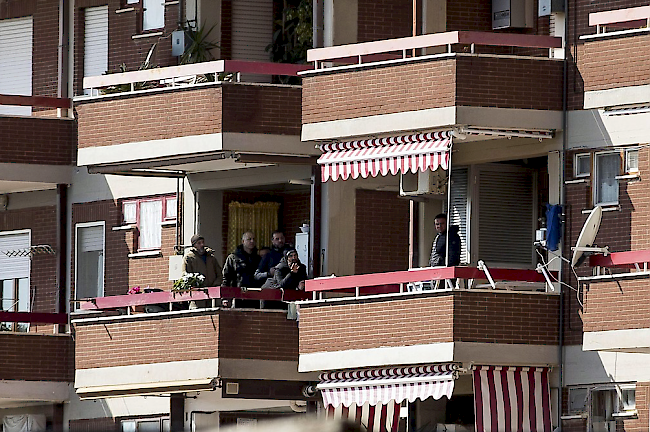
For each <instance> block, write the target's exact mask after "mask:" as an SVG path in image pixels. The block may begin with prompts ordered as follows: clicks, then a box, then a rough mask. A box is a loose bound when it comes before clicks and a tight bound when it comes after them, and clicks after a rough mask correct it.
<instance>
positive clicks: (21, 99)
mask: <svg viewBox="0 0 650 432" xmlns="http://www.w3.org/2000/svg"><path fill="white" fill-rule="evenodd" d="M0 105H17V106H31V107H36V108H63V109H69V108H72V99H67V98H57V97H48V96H19V95H4V94H0Z"/></svg>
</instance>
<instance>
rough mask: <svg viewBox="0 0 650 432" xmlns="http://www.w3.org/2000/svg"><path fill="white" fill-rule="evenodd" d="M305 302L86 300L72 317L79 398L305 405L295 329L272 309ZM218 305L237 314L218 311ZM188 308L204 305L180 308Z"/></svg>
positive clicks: (189, 297) (215, 296)
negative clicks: (181, 396) (198, 396)
mask: <svg viewBox="0 0 650 432" xmlns="http://www.w3.org/2000/svg"><path fill="white" fill-rule="evenodd" d="M304 298H305V294H304V293H302V292H286V293H284V296H283V293H282V292H281V291H280V290H267V289H264V290H261V289H258V290H253V289H249V290H247V291H241V290H240V289H239V288H223V287H222V288H219V287H215V288H205V289H198V290H195V291H193V292H191V293H183V294H177V293H176V294H175V293H171V292H155V293H145V294H138V295H124V296H112V297H104V298H101V297H100V298H96V299H90V300H88V301H87V302H84V303H82V304H81V307H80V311H78V312H77V313H76V314H75V315H74V316H73V326H74V330H75V333H76V349H75V364H76V377H75V387H76V390H77V393H78V394H79V396H80V397H81V398H82V399H92V398H99V397H110V396H128V395H147V394H163V393H165V394H167V393H177V392H181V393H184V392H188V391H203V392H207V394H209V395H213V397H216V398H217V399H219V400H221V399H223V398H235V399H278V400H296V399H304V396H302V393H301V389H302V386H304V385H305V381H306V380H309V379H310V376H309V375H304V374H302V375H299V374H298V371H297V361H298V325H297V322H296V321H295V319H289V318H288V312H287V310H283V309H282V308H278V306H281V305H282V304H284V303H283V300H284V301H291V300H297V299H304ZM223 300H228V301H230V302H234V306H235V307H221V305H222V301H223ZM189 301H194V302H197V305H199V306H205V307H200V308H198V309H188V308H187V306H184V307H183V305H186V304H187V303H188V302H189ZM260 301H264V302H265V305H264V308H263V309H259V304H260ZM201 302H204V303H201ZM242 302H246V303H244V304H242ZM270 302H274V303H273V304H271V303H270ZM154 306H155V307H154ZM242 306H249V307H251V308H243V307H242ZM274 306H275V309H273V307H274ZM149 307H154V309H149ZM143 309H144V310H146V311H149V312H150V313H147V312H141V311H142V310H143ZM131 310H134V311H136V312H141V313H132V312H130V311H131ZM153 310H156V311H157V312H154V311H153ZM120 313H121V314H120ZM125 313H126V314H125ZM312 378H313V377H312ZM212 392H214V393H212Z"/></svg>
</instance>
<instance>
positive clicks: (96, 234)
mask: <svg viewBox="0 0 650 432" xmlns="http://www.w3.org/2000/svg"><path fill="white" fill-rule="evenodd" d="M78 235H79V243H78V244H79V252H91V251H103V250H104V227H103V226H101V225H97V226H89V227H80V228H79V231H78Z"/></svg>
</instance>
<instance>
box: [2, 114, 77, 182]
mask: <svg viewBox="0 0 650 432" xmlns="http://www.w3.org/2000/svg"><path fill="white" fill-rule="evenodd" d="M76 155H77V152H76V125H75V123H74V122H73V121H69V120H60V119H47V118H25V117H22V118H19V117H0V160H1V161H2V162H12V163H27V164H29V163H31V164H45V165H72V164H74V162H75V160H76ZM35 176H36V177H35V178H37V176H38V174H37V173H35Z"/></svg>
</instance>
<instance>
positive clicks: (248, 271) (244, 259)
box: [221, 231, 261, 288]
mask: <svg viewBox="0 0 650 432" xmlns="http://www.w3.org/2000/svg"><path fill="white" fill-rule="evenodd" d="M241 243H242V244H240V245H239V246H237V249H236V250H235V251H234V252H233V253H231V254H230V255H228V258H226V262H225V263H224V265H223V282H222V283H221V286H227V287H246V288H255V287H259V286H260V285H261V284H260V283H258V282H257V281H256V280H255V270H257V268H258V267H259V265H260V256H259V255H258V254H257V248H256V247H255V235H254V234H253V233H252V232H250V231H247V232H245V233H244V234H243V235H242V238H241Z"/></svg>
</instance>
